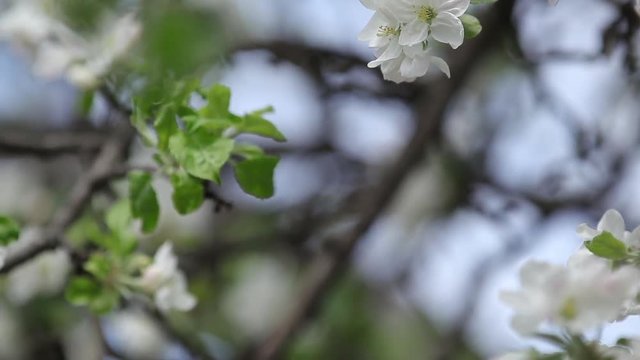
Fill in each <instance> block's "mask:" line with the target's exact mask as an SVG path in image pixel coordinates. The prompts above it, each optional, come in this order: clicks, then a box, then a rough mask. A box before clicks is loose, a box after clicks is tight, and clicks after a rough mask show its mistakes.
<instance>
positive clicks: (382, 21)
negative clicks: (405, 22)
mask: <svg viewBox="0 0 640 360" xmlns="http://www.w3.org/2000/svg"><path fill="white" fill-rule="evenodd" d="M387 23H388V22H387V19H386V17H385V16H384V15H382V14H381V13H379V12H376V13H375V14H373V16H372V17H371V19H370V20H369V22H368V23H367V25H365V27H364V29H362V31H361V32H360V34H358V40H360V41H369V42H370V41H373V40H375V39H376V38H379V36H378V31H379V30H380V27H381V26H385V25H387Z"/></svg>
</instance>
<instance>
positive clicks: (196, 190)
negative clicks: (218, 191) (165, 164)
mask: <svg viewBox="0 0 640 360" xmlns="http://www.w3.org/2000/svg"><path fill="white" fill-rule="evenodd" d="M171 184H173V195H172V196H171V199H172V200H173V206H175V208H176V210H177V211H178V213H180V214H182V215H186V214H189V213H192V212H194V211H196V210H198V208H200V206H201V205H202V203H203V202H204V186H203V185H202V180H199V179H196V178H194V177H193V176H191V175H189V174H187V173H186V172H184V171H179V172H176V173H174V174H173V175H171Z"/></svg>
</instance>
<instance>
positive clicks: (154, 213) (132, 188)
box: [129, 171, 160, 233]
mask: <svg viewBox="0 0 640 360" xmlns="http://www.w3.org/2000/svg"><path fill="white" fill-rule="evenodd" d="M151 181H152V177H151V174H149V173H145V172H141V171H134V172H131V173H129V201H130V202H131V214H132V215H133V217H134V218H135V219H141V220H142V231H143V232H145V233H150V232H152V231H153V230H154V229H155V228H156V226H157V225H158V217H159V216H160V205H158V198H157V196H156V191H155V190H154V189H153V186H152V185H151Z"/></svg>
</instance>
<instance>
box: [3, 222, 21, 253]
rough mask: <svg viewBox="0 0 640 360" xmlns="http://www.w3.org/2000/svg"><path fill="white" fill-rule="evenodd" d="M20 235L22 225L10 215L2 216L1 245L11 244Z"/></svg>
mask: <svg viewBox="0 0 640 360" xmlns="http://www.w3.org/2000/svg"><path fill="white" fill-rule="evenodd" d="M19 237H20V225H18V223H17V222H16V221H15V220H13V219H12V218H10V217H8V216H0V245H1V246H6V245H9V244H10V243H12V242H14V241H16V240H18V238H19Z"/></svg>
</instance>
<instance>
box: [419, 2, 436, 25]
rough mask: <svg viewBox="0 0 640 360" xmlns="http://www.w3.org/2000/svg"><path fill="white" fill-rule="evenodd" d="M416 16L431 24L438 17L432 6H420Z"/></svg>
mask: <svg viewBox="0 0 640 360" xmlns="http://www.w3.org/2000/svg"><path fill="white" fill-rule="evenodd" d="M416 14H417V15H418V19H420V20H421V21H423V22H426V23H429V24H430V23H431V20H433V19H435V18H436V16H438V12H437V11H436V9H434V8H433V7H431V6H420V7H419V8H418V10H416Z"/></svg>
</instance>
